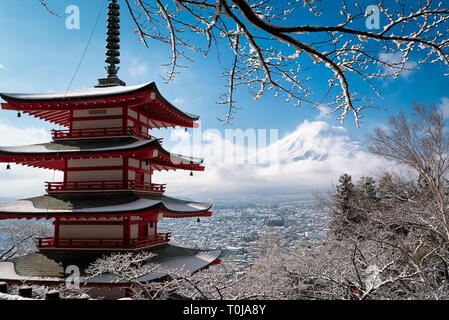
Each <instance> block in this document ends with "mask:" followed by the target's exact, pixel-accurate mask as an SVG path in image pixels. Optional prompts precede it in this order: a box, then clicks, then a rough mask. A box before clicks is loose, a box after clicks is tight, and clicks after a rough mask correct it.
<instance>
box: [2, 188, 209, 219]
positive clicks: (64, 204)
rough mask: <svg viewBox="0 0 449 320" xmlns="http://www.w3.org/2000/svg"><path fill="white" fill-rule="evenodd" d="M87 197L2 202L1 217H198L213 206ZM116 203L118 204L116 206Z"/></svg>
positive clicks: (141, 198)
mask: <svg viewBox="0 0 449 320" xmlns="http://www.w3.org/2000/svg"><path fill="white" fill-rule="evenodd" d="M86 198H87V196H86V195H79V194H77V195H70V194H67V195H51V196H49V195H45V196H41V197H35V198H29V199H23V200H15V201H5V202H0V214H19V215H24V216H32V215H33V214H39V213H40V214H44V213H45V214H49V215H52V214H62V215H64V214H67V215H68V216H69V215H70V214H99V213H114V212H115V213H117V212H120V213H127V212H139V211H146V210H150V209H153V208H158V207H159V208H161V209H164V210H167V211H170V212H172V213H175V214H176V213H179V214H182V213H186V214H190V213H197V212H204V211H208V210H209V209H210V208H211V207H212V204H211V203H200V202H193V201H185V200H179V199H175V198H170V197H166V196H149V195H143V194H134V193H129V197H124V196H122V197H120V196H117V195H114V196H112V197H108V198H102V197H101V196H98V195H96V196H95V201H91V202H89V200H88V199H86ZM114 201H115V203H114ZM105 204H107V205H105Z"/></svg>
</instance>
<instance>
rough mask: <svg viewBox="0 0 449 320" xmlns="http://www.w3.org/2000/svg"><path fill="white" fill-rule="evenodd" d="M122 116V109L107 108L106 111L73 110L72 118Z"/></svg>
mask: <svg viewBox="0 0 449 320" xmlns="http://www.w3.org/2000/svg"><path fill="white" fill-rule="evenodd" d="M122 114H123V108H108V109H82V110H73V117H75V118H78V117H80V118H81V117H98V116H105V115H108V116H120V115H122Z"/></svg>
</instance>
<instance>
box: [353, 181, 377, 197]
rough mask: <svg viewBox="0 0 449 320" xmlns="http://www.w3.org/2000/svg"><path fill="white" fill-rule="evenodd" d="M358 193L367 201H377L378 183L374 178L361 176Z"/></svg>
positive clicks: (358, 182)
mask: <svg viewBox="0 0 449 320" xmlns="http://www.w3.org/2000/svg"><path fill="white" fill-rule="evenodd" d="M357 191H358V192H359V193H360V195H361V196H362V197H363V198H364V199H367V200H371V201H376V200H377V186H376V181H375V180H374V179H373V178H372V177H365V176H361V177H360V179H359V181H357Z"/></svg>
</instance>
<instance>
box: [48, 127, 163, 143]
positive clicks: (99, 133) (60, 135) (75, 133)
mask: <svg viewBox="0 0 449 320" xmlns="http://www.w3.org/2000/svg"><path fill="white" fill-rule="evenodd" d="M51 135H52V137H53V140H61V139H83V138H96V137H117V136H133V137H136V138H139V139H145V140H149V139H155V138H154V137H153V136H151V135H149V134H147V133H145V132H143V131H142V130H140V129H138V128H134V127H117V128H96V129H70V130H51ZM159 140H162V139H159Z"/></svg>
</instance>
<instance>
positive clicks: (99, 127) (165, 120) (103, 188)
mask: <svg viewBox="0 0 449 320" xmlns="http://www.w3.org/2000/svg"><path fill="white" fill-rule="evenodd" d="M119 8H120V7H119V5H118V4H117V1H116V0H112V2H111V3H110V4H109V13H108V16H109V18H108V23H109V24H108V32H107V34H108V39H107V46H106V47H107V52H106V55H107V58H106V62H107V63H108V66H107V68H106V69H107V71H108V75H107V77H106V78H104V79H99V82H98V84H97V85H96V86H95V87H94V88H89V89H84V90H75V91H68V92H64V93H37V94H21V93H19V94H16V93H14V94H10V93H2V94H0V97H1V98H2V99H3V100H4V101H6V102H5V103H2V104H1V106H2V109H4V110H14V111H15V112H19V113H23V114H29V115H31V116H34V117H36V118H39V119H43V120H46V121H49V122H51V123H54V124H57V125H60V126H63V127H66V128H67V129H66V130H52V138H53V140H52V141H51V142H48V143H43V144H35V145H29V146H19V147H0V161H1V162H4V163H7V164H8V165H7V166H8V168H9V166H10V165H9V164H10V163H17V164H21V165H25V166H31V167H36V168H44V169H51V170H60V171H62V172H63V179H62V181H47V182H45V186H46V192H47V194H45V195H42V196H37V197H33V198H29V199H23V200H17V201H10V202H2V203H0V219H22V218H25V219H33V218H35V219H52V220H53V225H54V232H53V234H52V235H51V236H49V237H46V238H39V239H37V243H36V246H37V249H38V250H37V251H36V252H35V253H32V254H30V255H27V256H24V257H20V258H16V259H14V260H13V261H8V262H2V263H0V281H6V282H9V283H22V282H30V283H41V284H45V285H58V284H61V283H62V282H64V278H65V276H66V273H65V268H66V267H67V266H69V265H76V266H79V267H80V268H81V269H82V268H85V267H87V266H88V264H89V263H91V262H92V261H94V260H95V259H96V258H97V257H98V256H100V255H103V254H104V253H107V252H117V251H139V250H151V251H153V252H155V253H156V254H157V261H158V262H159V263H166V262H167V263H168V261H169V262H170V265H172V266H173V264H174V265H176V264H179V265H180V266H184V267H186V268H187V269H189V268H190V269H191V271H192V272H194V271H196V270H198V269H201V268H204V267H207V266H208V265H210V264H212V263H214V262H216V261H217V259H218V256H219V255H220V251H219V250H193V249H186V248H182V247H178V246H173V245H170V244H168V243H169V240H170V233H159V232H158V222H159V221H160V220H161V219H162V218H164V217H167V218H183V217H204V216H210V215H211V211H210V209H211V207H212V205H211V204H208V203H198V202H191V201H184V200H178V199H174V198H171V197H167V196H165V194H164V192H165V184H158V183H155V182H153V173H154V172H155V171H169V170H177V169H179V170H187V171H190V172H191V174H192V171H203V170H204V166H202V162H203V160H202V159H197V158H192V157H186V156H182V155H179V154H173V153H170V152H169V151H167V150H165V149H164V148H163V147H162V144H161V143H162V140H161V139H158V138H156V137H153V136H152V135H150V134H149V131H150V130H151V129H154V128H156V129H159V128H170V127H186V128H193V127H197V123H196V121H197V120H198V118H199V117H198V116H196V115H192V114H189V113H186V112H183V111H181V110H180V109H178V108H176V107H175V106H173V105H172V104H171V103H170V102H168V101H167V100H166V99H165V98H164V97H163V96H162V95H161V93H160V92H159V90H158V88H157V87H156V84H155V83H154V82H151V83H146V84H143V85H138V86H126V85H125V83H124V82H123V81H121V80H120V79H119V78H118V77H117V71H118V67H117V64H119V63H120V60H119V58H118V56H119V50H118V49H119V48H120V46H119V44H118V43H119V34H120V32H119V31H118V29H119V24H118V23H119V18H118V16H119V14H118V12H119ZM153 278H154V277H153ZM148 279H150V280H151V279H152V276H151V275H149V276H148ZM88 285H91V286H94V287H102V286H106V287H108V286H109V287H111V286H112V285H111V284H110V283H109V282H107V281H104V279H103V280H101V279H100V280H98V281H95V280H91V281H90V283H88ZM125 285H126V284H123V286H125Z"/></svg>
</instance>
